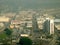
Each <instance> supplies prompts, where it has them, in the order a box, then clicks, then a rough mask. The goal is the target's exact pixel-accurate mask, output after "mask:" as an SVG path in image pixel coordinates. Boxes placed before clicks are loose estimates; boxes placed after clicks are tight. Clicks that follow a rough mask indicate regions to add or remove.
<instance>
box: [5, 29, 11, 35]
mask: <svg viewBox="0 0 60 45" xmlns="http://www.w3.org/2000/svg"><path fill="white" fill-rule="evenodd" d="M4 31H5V33H6V35H7V36H10V35H11V34H12V31H11V30H10V29H9V28H5V30H4Z"/></svg>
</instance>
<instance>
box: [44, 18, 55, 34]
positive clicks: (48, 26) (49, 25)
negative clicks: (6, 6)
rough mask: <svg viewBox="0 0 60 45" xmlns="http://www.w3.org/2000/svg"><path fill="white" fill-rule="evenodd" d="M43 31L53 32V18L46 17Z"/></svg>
mask: <svg viewBox="0 0 60 45" xmlns="http://www.w3.org/2000/svg"><path fill="white" fill-rule="evenodd" d="M44 32H45V33H48V34H54V20H53V19H49V18H47V19H46V21H45V22H44Z"/></svg>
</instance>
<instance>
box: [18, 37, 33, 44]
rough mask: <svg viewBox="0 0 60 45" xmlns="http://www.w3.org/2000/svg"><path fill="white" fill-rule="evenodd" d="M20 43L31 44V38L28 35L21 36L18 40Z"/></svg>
mask: <svg viewBox="0 0 60 45" xmlns="http://www.w3.org/2000/svg"><path fill="white" fill-rule="evenodd" d="M19 44H20V45H32V40H31V39H29V38H28V37H21V38H20V41H19Z"/></svg>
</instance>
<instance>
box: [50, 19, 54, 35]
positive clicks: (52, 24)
mask: <svg viewBox="0 0 60 45" xmlns="http://www.w3.org/2000/svg"><path fill="white" fill-rule="evenodd" d="M50 34H54V20H53V19H51V20H50Z"/></svg>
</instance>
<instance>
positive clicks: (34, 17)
mask: <svg viewBox="0 0 60 45" xmlns="http://www.w3.org/2000/svg"><path fill="white" fill-rule="evenodd" d="M32 28H33V31H34V32H38V31H39V28H38V24H37V19H36V14H34V15H32Z"/></svg>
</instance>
